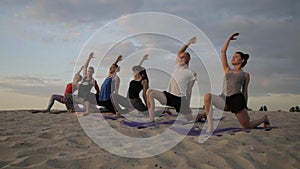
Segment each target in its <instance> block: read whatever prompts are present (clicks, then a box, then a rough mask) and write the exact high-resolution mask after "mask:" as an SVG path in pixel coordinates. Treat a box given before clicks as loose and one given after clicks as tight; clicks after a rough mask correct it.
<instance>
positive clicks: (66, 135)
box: [0, 110, 300, 169]
mask: <svg viewBox="0 0 300 169" xmlns="http://www.w3.org/2000/svg"><path fill="white" fill-rule="evenodd" d="M58 113H59V114H53V113H38V114H32V113H31V112H30V110H15V111H1V112H0V114H1V118H0V150H1V151H0V168H42V169H45V168H72V169H76V168H126V169H127V168H131V169H135V168H136V169H143V168H208V169H210V168H250V169H251V168H264V169H265V168H272V169H277V168H280V169H282V168H288V169H293V168H295V169H296V168H299V166H300V134H299V133H300V132H299V131H298V130H299V120H300V114H299V113H296V112H293V113H291V112H255V111H253V112H250V116H251V117H253V116H260V115H262V114H264V113H266V114H267V115H268V116H269V119H270V121H271V125H272V126H277V127H278V128H276V129H272V130H271V131H265V130H251V131H250V132H237V133H234V134H224V135H222V136H211V137H210V138H209V139H208V140H207V141H206V142H204V143H202V144H200V143H198V137H195V136H186V137H185V138H184V139H183V140H182V141H181V142H180V143H179V144H177V145H176V146H175V147H173V148H172V149H170V150H168V151H166V152H164V153H162V154H160V155H156V156H153V157H148V158H141V159H138V158H126V157H120V156H117V155H114V154H111V153H110V152H108V151H106V150H104V149H102V148H100V147H99V146H98V145H97V144H95V143H94V142H93V140H91V139H90V138H89V137H88V136H87V134H86V133H85V131H84V130H83V129H82V127H81V125H80V123H79V120H78V118H77V117H76V116H74V115H73V114H69V113H67V112H64V111H62V112H58ZM223 116H224V117H225V119H223V120H222V121H221V122H220V124H219V126H218V128H219V127H220V128H222V127H240V125H239V123H238V122H237V120H236V119H235V117H234V115H233V114H231V113H224V114H223ZM163 118H171V117H163ZM163 118H162V119H163ZM172 118H174V117H172ZM120 120H121V119H118V120H115V121H114V120H108V123H109V124H110V125H111V126H112V127H113V128H114V129H116V130H117V131H118V132H121V133H123V134H125V135H126V134H127V135H128V136H132V137H145V136H146V137H150V136H153V135H156V134H158V133H160V132H162V131H164V130H166V129H168V127H170V126H168V125H163V126H159V127H157V126H156V127H152V128H146V129H136V128H132V127H128V126H123V125H121V124H120Z"/></svg>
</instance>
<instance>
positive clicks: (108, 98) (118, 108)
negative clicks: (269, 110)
mask: <svg viewBox="0 0 300 169" xmlns="http://www.w3.org/2000/svg"><path fill="white" fill-rule="evenodd" d="M238 35H239V33H234V34H232V35H230V36H229V37H228V39H227V40H226V42H225V44H224V46H223V48H222V51H221V60H222V68H223V71H224V76H225V77H224V83H223V90H222V93H221V94H220V95H215V94H211V93H208V94H205V96H204V105H205V114H202V113H198V114H197V116H195V117H193V115H192V110H191V109H190V100H191V94H192V88H193V85H194V83H195V81H196V74H195V73H194V72H192V71H191V70H190V69H189V63H190V60H191V56H190V54H189V53H188V52H186V49H187V48H188V47H189V46H190V45H191V44H194V43H196V41H197V39H196V37H193V38H191V39H190V40H189V41H188V42H187V43H186V44H185V45H184V46H182V47H181V48H180V49H179V51H178V53H177V57H176V64H175V67H174V70H173V72H172V74H171V79H170V82H169V86H168V88H167V90H165V91H160V90H156V89H150V88H149V78H148V75H147V72H146V69H145V68H144V67H142V64H143V62H144V61H145V60H147V59H148V55H145V56H143V58H142V60H141V62H140V63H139V64H138V65H136V66H133V67H132V71H133V75H134V77H133V80H131V81H130V83H129V88H128V92H127V96H126V97H124V96H121V95H119V93H118V90H119V85H120V78H119V76H118V75H117V73H118V72H119V71H120V66H119V65H118V63H119V62H120V61H122V56H121V55H120V56H118V57H117V59H116V61H115V62H114V63H113V64H112V65H111V66H110V68H109V73H108V75H107V77H106V78H105V80H104V82H103V83H102V85H101V88H100V89H99V86H98V84H97V81H96V80H95V79H94V77H93V74H94V68H93V67H89V63H90V61H91V59H92V58H94V53H93V52H92V53H90V55H89V57H88V59H87V61H86V62H85V64H84V65H83V66H82V67H81V69H80V70H79V71H78V72H77V73H76V74H75V76H74V78H73V82H72V83H68V84H67V86H66V90H65V93H64V96H61V95H52V96H51V99H50V102H49V106H48V108H47V110H46V111H50V109H51V107H52V106H53V104H54V101H55V100H57V101H59V102H61V103H64V104H65V105H66V108H67V109H68V111H69V112H75V114H76V115H87V114H89V113H90V112H92V111H93V110H94V109H95V108H97V107H96V106H95V105H98V106H102V107H105V108H106V111H107V112H111V113H114V114H115V116H116V117H119V116H120V115H121V114H123V113H127V112H130V111H132V110H137V111H139V112H142V113H143V114H145V115H148V116H149V119H148V120H147V122H148V123H151V122H154V121H155V118H154V117H155V100H157V101H159V102H160V104H161V105H166V106H170V107H174V108H175V110H176V112H178V113H181V114H182V115H183V116H184V118H185V119H186V120H188V121H191V120H192V121H195V122H197V121H199V120H200V119H202V118H206V119H207V122H208V128H207V131H208V132H212V131H213V123H212V120H213V108H212V106H215V107H216V108H218V109H221V110H224V111H231V112H232V113H234V114H235V116H236V117H237V119H238V121H239V122H240V124H241V126H242V127H243V128H255V127H257V126H258V125H260V124H262V123H263V124H264V127H269V126H270V122H269V120H268V117H267V116H266V115H264V116H262V117H261V118H258V119H256V120H250V117H249V115H248V112H247V101H248V85H249V81H250V75H249V73H247V72H244V71H243V69H242V68H243V67H244V66H245V65H246V64H247V60H248V59H249V55H248V54H245V53H243V52H236V53H235V54H234V55H233V57H232V59H231V65H232V68H231V67H230V66H229V63H228V60H227V54H226V53H227V49H228V47H229V44H230V42H231V41H233V40H236V37H237V36H238ZM81 72H83V76H81V75H80V73H81ZM93 87H94V88H95V90H96V94H94V93H92V92H91V89H92V88H93ZM76 90H78V98H77V99H76V100H77V101H78V102H80V103H82V104H83V105H84V107H85V111H84V113H78V112H76V107H74V100H75V98H74V97H72V96H73V93H74V92H75V91H76ZM141 91H142V99H141V98H140V92H141ZM75 106H76V105H75Z"/></svg>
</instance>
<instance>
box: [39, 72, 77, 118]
mask: <svg viewBox="0 0 300 169" xmlns="http://www.w3.org/2000/svg"><path fill="white" fill-rule="evenodd" d="M82 69H83V66H82V67H81V68H80V70H79V71H78V72H77V73H76V74H75V75H74V78H73V82H71V83H68V84H67V85H66V88H65V93H64V95H59V94H53V95H51V97H50V100H49V104H48V107H47V109H46V110H44V111H42V112H44V113H45V112H51V108H52V106H53V105H54V102H55V101H57V102H59V103H62V104H65V105H66V108H67V110H68V112H74V111H75V109H74V103H73V95H72V94H73V93H74V92H75V91H76V90H77V89H78V87H79V82H80V81H81V79H82V76H81V75H80V72H81V71H82ZM34 113H38V111H35V112H34Z"/></svg>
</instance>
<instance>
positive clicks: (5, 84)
mask: <svg viewBox="0 0 300 169" xmlns="http://www.w3.org/2000/svg"><path fill="white" fill-rule="evenodd" d="M0 88H1V89H2V90H3V89H5V90H7V91H11V92H13V93H19V94H25V95H31V96H47V97H48V96H50V95H51V94H52V93H62V94H63V92H64V88H65V84H63V82H62V80H61V79H56V78H41V77H38V76H1V77H0Z"/></svg>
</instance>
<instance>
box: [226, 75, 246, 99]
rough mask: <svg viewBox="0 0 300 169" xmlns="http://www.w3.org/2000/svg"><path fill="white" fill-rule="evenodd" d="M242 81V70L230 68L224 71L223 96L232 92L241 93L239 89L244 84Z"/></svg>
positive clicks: (243, 79)
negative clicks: (235, 70)
mask: <svg viewBox="0 0 300 169" xmlns="http://www.w3.org/2000/svg"><path fill="white" fill-rule="evenodd" d="M244 82H245V72H244V71H239V72H234V71H232V70H229V71H227V72H226V73H225V78H224V82H223V91H222V93H223V94H224V95H225V96H232V95H234V94H237V93H241V90H242V88H243V86H244Z"/></svg>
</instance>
